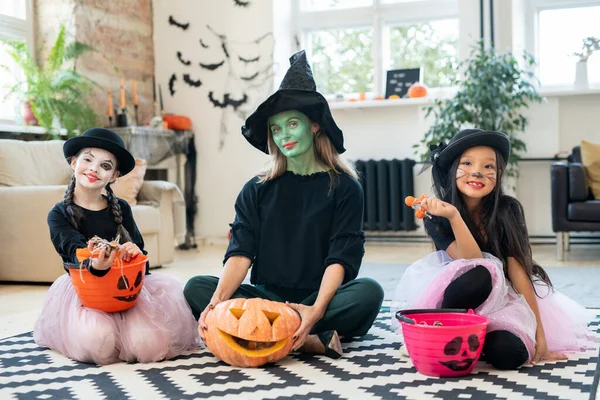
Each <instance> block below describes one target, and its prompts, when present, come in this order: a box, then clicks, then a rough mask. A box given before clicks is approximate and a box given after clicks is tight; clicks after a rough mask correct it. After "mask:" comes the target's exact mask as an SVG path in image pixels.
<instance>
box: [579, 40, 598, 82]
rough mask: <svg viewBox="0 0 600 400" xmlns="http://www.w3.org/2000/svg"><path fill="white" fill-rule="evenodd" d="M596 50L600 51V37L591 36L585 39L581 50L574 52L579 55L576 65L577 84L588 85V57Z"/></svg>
mask: <svg viewBox="0 0 600 400" xmlns="http://www.w3.org/2000/svg"><path fill="white" fill-rule="evenodd" d="M595 51H600V39H599V38H596V37H593V36H589V37H586V38H585V39H583V43H582V44H581V51H578V52H575V53H573V55H574V56H575V57H577V64H576V65H575V85H577V86H586V85H587V83H588V69H587V61H588V58H590V56H591V55H592V54H594V52H595Z"/></svg>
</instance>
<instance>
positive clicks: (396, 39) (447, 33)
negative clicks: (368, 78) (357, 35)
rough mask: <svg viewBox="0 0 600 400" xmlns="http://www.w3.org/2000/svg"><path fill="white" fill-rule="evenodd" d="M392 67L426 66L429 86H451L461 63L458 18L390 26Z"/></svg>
mask: <svg viewBox="0 0 600 400" xmlns="http://www.w3.org/2000/svg"><path fill="white" fill-rule="evenodd" d="M386 35H387V37H388V40H387V42H388V43H389V54H390V56H389V58H388V60H389V63H390V64H389V69H401V68H419V67H422V68H423V77H422V80H423V82H424V83H425V84H426V85H428V86H429V87H440V86H449V85H450V83H451V79H452V78H455V77H456V68H457V67H458V59H457V58H458V55H457V47H458V20H456V19H450V20H441V21H431V22H424V23H417V24H406V25H395V26H389V27H388V28H387V30H386Z"/></svg>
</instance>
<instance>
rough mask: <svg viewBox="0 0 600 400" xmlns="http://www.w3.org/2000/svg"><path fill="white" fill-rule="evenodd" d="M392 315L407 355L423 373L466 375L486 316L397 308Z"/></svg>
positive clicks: (482, 335) (480, 341) (475, 356)
mask: <svg viewBox="0 0 600 400" xmlns="http://www.w3.org/2000/svg"><path fill="white" fill-rule="evenodd" d="M396 318H397V319H398V321H400V324H401V326H402V334H403V335H404V344H405V346H406V349H407V350H408V355H409V356H410V359H411V360H412V362H413V364H414V366H415V368H416V369H417V371H419V372H420V373H422V374H423V375H428V376H462V375H467V374H469V373H470V372H471V371H472V370H473V368H474V367H475V364H477V360H479V356H480V355H481V349H482V348H483V342H484V340H485V333H486V328H487V325H488V323H489V320H488V319H487V318H486V317H484V316H482V315H476V314H475V313H474V312H473V310H469V312H447V311H446V312H444V310H406V311H398V312H397V313H396ZM410 320H412V321H414V322H415V323H414V324H413V323H409V322H407V321H410ZM434 324H435V325H434ZM439 324H441V325H439Z"/></svg>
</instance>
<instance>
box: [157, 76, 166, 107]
mask: <svg viewBox="0 0 600 400" xmlns="http://www.w3.org/2000/svg"><path fill="white" fill-rule="evenodd" d="M158 100H159V101H160V112H163V111H164V109H165V108H164V107H163V99H162V88H161V86H160V83H159V84H158Z"/></svg>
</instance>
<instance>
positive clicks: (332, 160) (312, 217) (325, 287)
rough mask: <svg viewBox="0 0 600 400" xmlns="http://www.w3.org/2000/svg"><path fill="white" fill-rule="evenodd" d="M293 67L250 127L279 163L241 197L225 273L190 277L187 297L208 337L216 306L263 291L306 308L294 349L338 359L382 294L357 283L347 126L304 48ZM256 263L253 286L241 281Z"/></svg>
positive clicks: (359, 246)
mask: <svg viewBox="0 0 600 400" xmlns="http://www.w3.org/2000/svg"><path fill="white" fill-rule="evenodd" d="M290 63H291V66H290V68H289V70H288V71H287V73H286V76H285V78H284V80H283V82H282V83H281V86H280V87H279V90H278V91H277V92H275V93H274V94H273V95H272V96H271V97H269V98H268V99H267V100H266V101H265V102H264V103H262V104H261V105H260V106H259V107H258V108H257V110H256V111H255V112H254V113H253V114H252V115H250V117H249V118H248V119H247V120H246V123H245V125H244V126H243V127H242V134H243V135H244V137H245V138H246V139H247V140H248V142H250V144H252V145H253V146H254V147H256V148H257V149H258V150H260V151H262V152H264V153H267V154H271V156H272V161H273V165H272V167H271V169H270V170H268V171H266V172H265V173H263V174H260V175H258V176H256V177H255V178H253V179H251V180H250V181H249V182H247V183H246V184H245V185H244V187H243V188H242V191H241V192H240V194H239V196H238V198H237V200H236V203H235V211H236V216H235V220H234V223H233V224H232V225H231V240H230V242H229V247H228V249H227V252H226V253H225V259H224V265H225V267H224V270H223V273H222V276H221V278H220V279H218V278H216V277H213V276H197V277H195V278H192V279H191V280H190V281H189V282H188V283H187V285H186V287H185V291H184V294H185V297H186V299H187V301H188V303H189V304H190V306H191V307H192V311H193V313H194V316H195V317H196V318H198V319H199V321H198V322H199V327H200V331H201V332H200V336H201V337H202V338H203V333H202V332H203V331H204V330H206V329H207V328H206V323H205V316H206V313H207V312H208V311H209V310H210V309H212V308H213V307H214V306H215V305H216V304H217V303H219V302H222V301H225V300H228V299H230V298H240V297H242V298H253V297H260V298H264V299H269V300H275V301H280V302H287V303H289V305H290V306H291V307H293V308H294V309H295V310H297V311H298V312H299V314H300V316H301V318H302V324H301V326H300V328H299V329H298V330H297V331H296V333H294V335H293V340H294V345H293V349H294V350H300V351H304V352H310V353H317V354H325V355H327V356H329V357H332V358H338V357H341V355H342V347H341V344H340V338H342V339H343V340H347V341H349V340H351V339H352V338H353V337H355V336H362V335H364V334H366V333H367V331H368V330H369V328H370V327H371V325H372V323H373V321H374V320H375V318H376V316H377V314H378V312H379V307H380V306H381V303H382V301H383V290H382V288H381V286H380V285H379V284H378V283H377V282H375V281H374V280H372V279H368V278H361V279H356V276H357V274H358V270H359V268H360V264H361V260H362V257H363V254H364V240H365V239H364V234H363V232H362V223H363V192H362V187H361V185H360V183H359V182H358V181H357V179H356V172H355V171H354V170H353V168H352V167H350V166H349V165H347V164H346V163H345V162H344V161H343V160H342V159H341V158H340V156H339V155H340V154H341V153H343V152H344V151H345V149H344V146H343V136H342V131H341V130H340V129H339V128H338V126H337V125H336V123H335V121H334V120H333V118H332V116H331V111H330V110H329V106H328V104H327V101H326V100H325V98H323V96H322V95H321V94H320V93H318V92H317V91H316V86H315V82H314V80H313V77H312V71H311V68H310V66H309V64H308V62H307V60H306V55H305V53H304V51H301V52H299V53H296V54H295V55H293V56H292V57H291V58H290ZM251 267H252V271H251V276H250V281H251V283H252V284H251V285H247V284H242V281H243V280H244V278H245V277H246V275H247V273H248V269H249V268H251Z"/></svg>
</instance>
